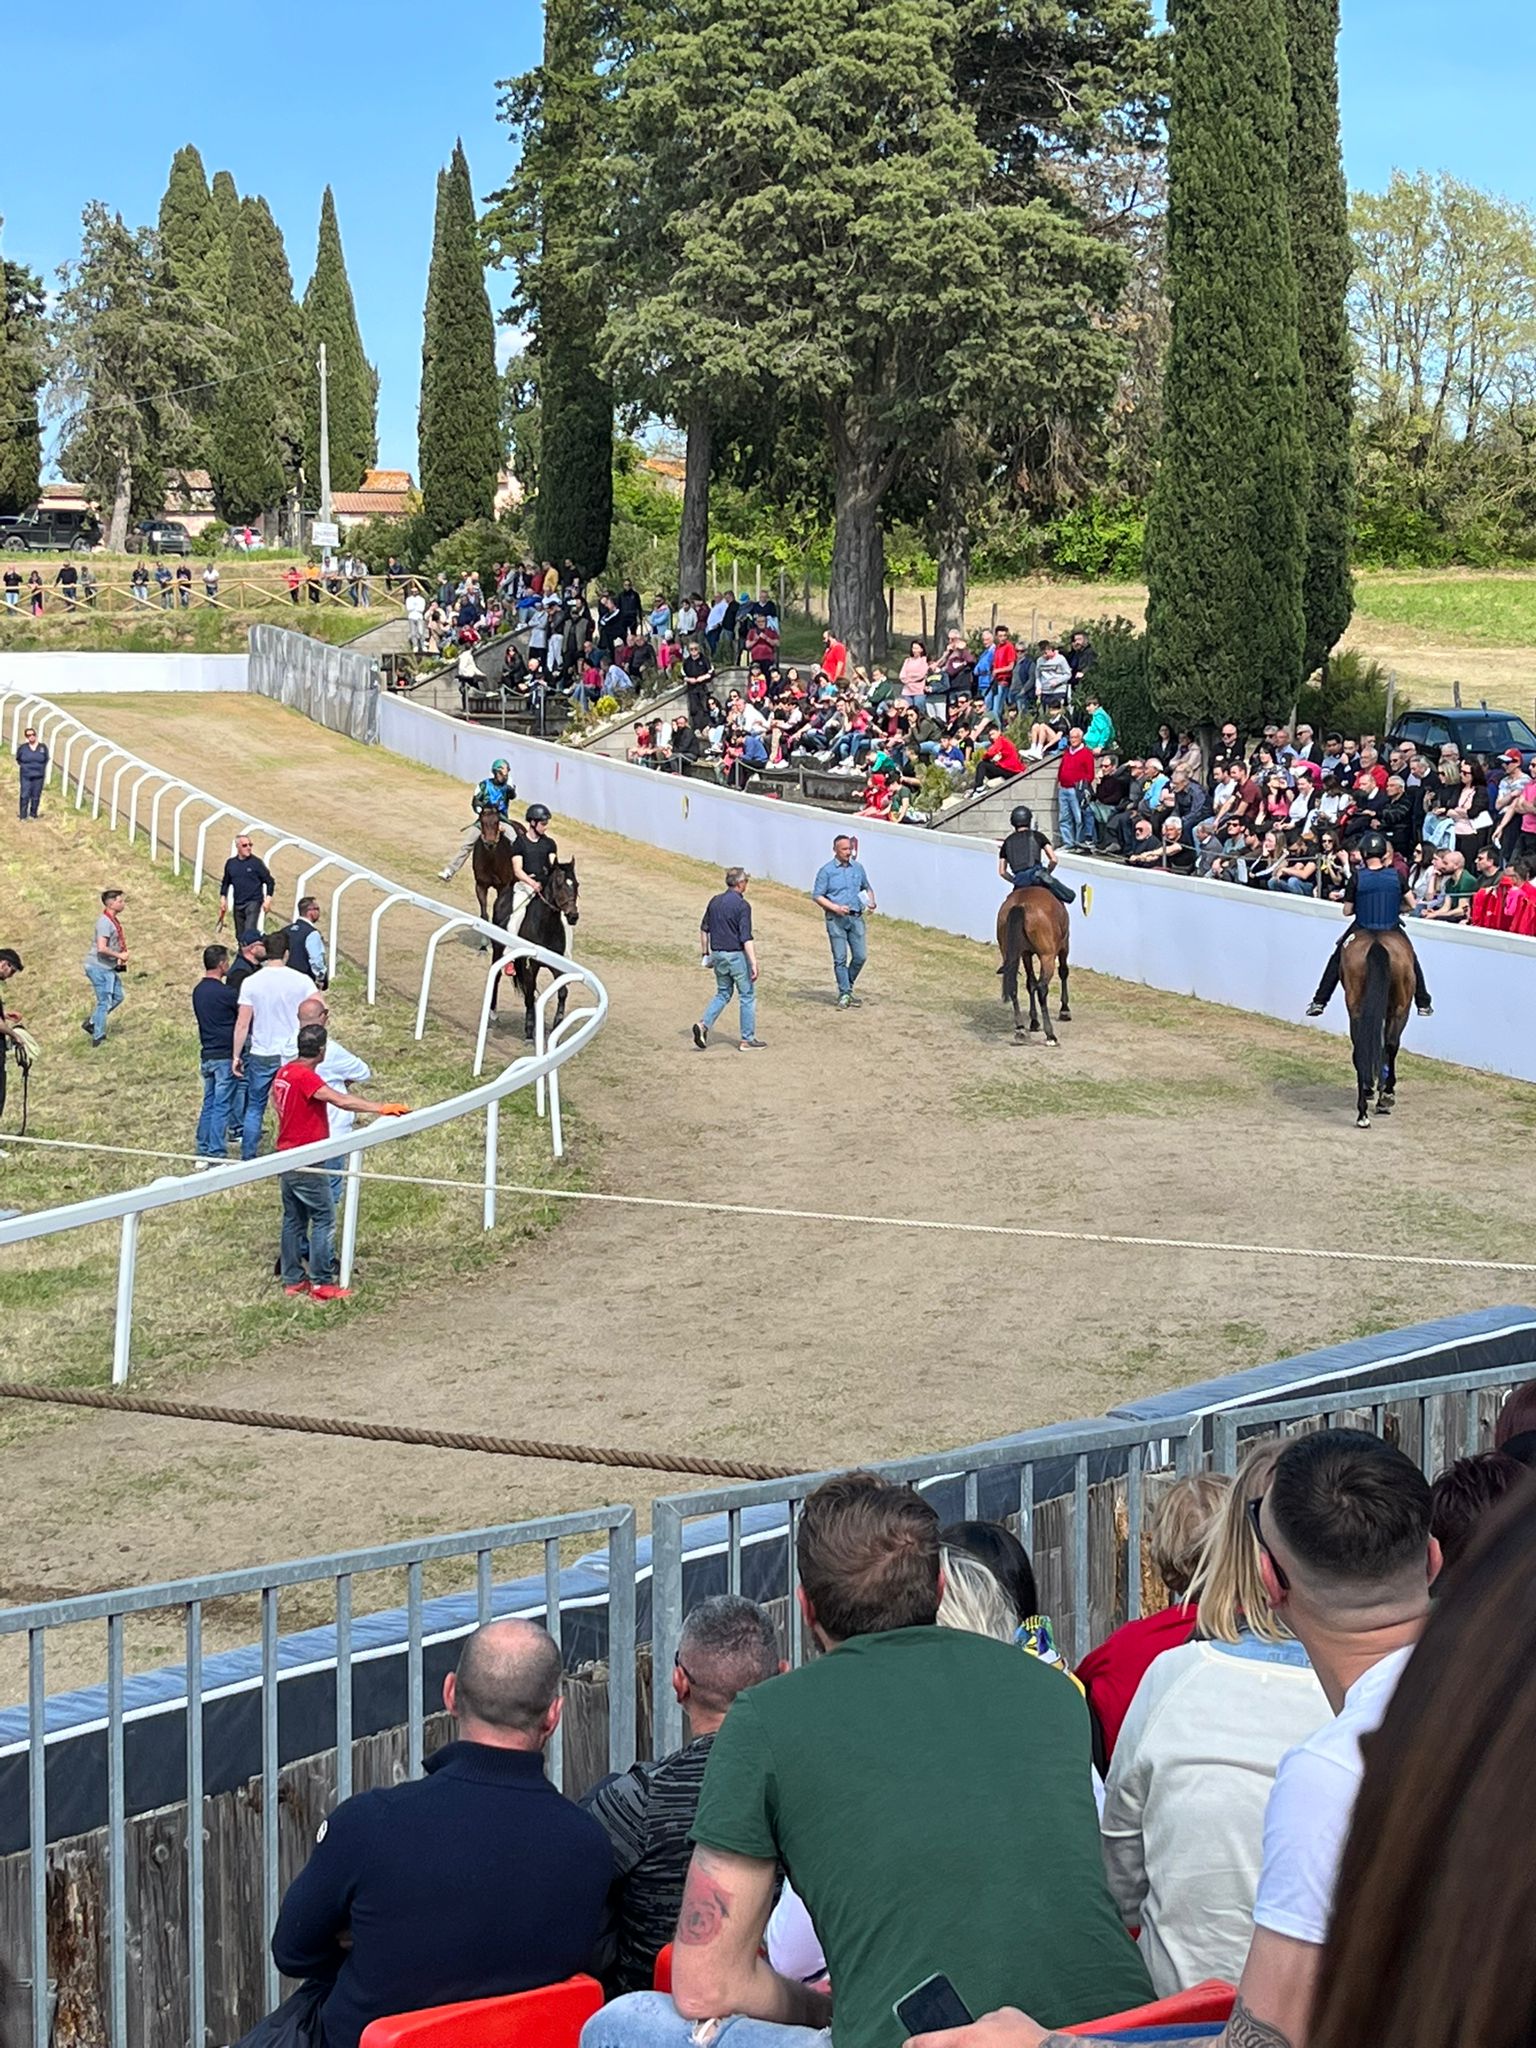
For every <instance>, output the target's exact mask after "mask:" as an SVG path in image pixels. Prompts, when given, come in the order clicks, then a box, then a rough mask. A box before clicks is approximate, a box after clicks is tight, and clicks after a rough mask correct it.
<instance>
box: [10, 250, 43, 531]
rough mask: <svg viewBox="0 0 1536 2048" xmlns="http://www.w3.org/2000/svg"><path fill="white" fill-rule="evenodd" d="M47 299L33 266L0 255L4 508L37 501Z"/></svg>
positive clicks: (20, 508)
mask: <svg viewBox="0 0 1536 2048" xmlns="http://www.w3.org/2000/svg"><path fill="white" fill-rule="evenodd" d="M44 303H45V302H44V299H43V281H42V279H41V278H40V277H38V276H37V275H36V274H35V272H33V271H30V270H26V269H24V268H23V267H22V265H21V264H19V263H6V262H3V261H0V512H25V511H26V510H27V509H28V508H29V507H30V506H32V505H34V504H35V503H36V502H37V487H38V482H39V479H40V478H41V475H42V430H41V426H40V423H39V420H38V412H37V393H38V389H39V387H40V385H41V383H42V380H43V366H42V344H43V307H44Z"/></svg>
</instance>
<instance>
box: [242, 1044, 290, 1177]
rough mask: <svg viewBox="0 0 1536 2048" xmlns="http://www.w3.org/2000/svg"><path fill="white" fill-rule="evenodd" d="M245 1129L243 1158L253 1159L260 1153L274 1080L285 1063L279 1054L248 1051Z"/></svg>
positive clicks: (243, 1131)
mask: <svg viewBox="0 0 1536 2048" xmlns="http://www.w3.org/2000/svg"><path fill="white" fill-rule="evenodd" d="M244 1064H245V1126H244V1129H243V1130H242V1131H241V1134H240V1157H241V1158H242V1159H254V1158H255V1157H256V1154H257V1153H258V1152H259V1151H260V1150H261V1126H262V1121H263V1119H264V1118H265V1116H266V1114H267V1097H268V1096H269V1095H270V1094H271V1093H272V1081H273V1077H274V1076H275V1075H276V1073H277V1070H278V1068H279V1067H280V1066H281V1065H282V1064H283V1062H282V1059H281V1057H280V1056H279V1055H278V1054H277V1053H275V1052H274V1053H271V1054H267V1053H254V1052H248V1053H247V1054H246V1056H245V1063H244Z"/></svg>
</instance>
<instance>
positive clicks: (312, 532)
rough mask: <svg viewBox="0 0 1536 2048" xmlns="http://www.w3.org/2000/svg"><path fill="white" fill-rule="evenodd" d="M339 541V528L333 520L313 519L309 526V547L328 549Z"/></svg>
mask: <svg viewBox="0 0 1536 2048" xmlns="http://www.w3.org/2000/svg"><path fill="white" fill-rule="evenodd" d="M340 540H341V528H340V527H339V526H338V525H337V524H336V522H335V520H334V519H313V520H311V521H310V526H309V544H310V546H311V547H316V548H325V549H330V548H333V547H335V546H336V545H337V544H338V543H339V541H340Z"/></svg>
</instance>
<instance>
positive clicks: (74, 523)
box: [0, 505, 101, 555]
mask: <svg viewBox="0 0 1536 2048" xmlns="http://www.w3.org/2000/svg"><path fill="white" fill-rule="evenodd" d="M100 539H101V525H100V522H99V521H98V519H97V518H96V515H95V513H94V512H50V511H47V510H45V509H44V508H43V507H42V506H39V505H34V506H33V508H32V510H31V511H30V512H17V513H10V514H7V515H6V516H4V517H0V548H19V549H25V550H29V551H30V550H33V549H35V550H36V551H37V553H38V554H53V555H58V554H69V553H70V552H71V551H73V550H78V551H81V552H87V551H89V550H90V549H91V548H93V547H95V545H96V543H97V542H98V541H99V540H100Z"/></svg>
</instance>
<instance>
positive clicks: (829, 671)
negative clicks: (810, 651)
mask: <svg viewBox="0 0 1536 2048" xmlns="http://www.w3.org/2000/svg"><path fill="white" fill-rule="evenodd" d="M913 644H914V645H916V644H917V643H916V642H914V643H913ZM821 645H822V656H821V672H822V674H823V675H824V676H825V677H826V678H827V681H828V682H829V683H841V682H842V680H843V678H844V677H845V676H846V675H847V673H848V648H847V644H846V643H845V642H844V641H842V640H839V639H838V637H837V635H836V634H835V633H834V632H832V631H831V630H830V628H829V629H828V630H827V631H826V632H824V633H823V634H822V636H821Z"/></svg>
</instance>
